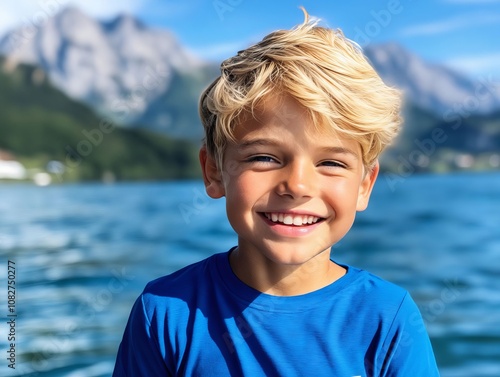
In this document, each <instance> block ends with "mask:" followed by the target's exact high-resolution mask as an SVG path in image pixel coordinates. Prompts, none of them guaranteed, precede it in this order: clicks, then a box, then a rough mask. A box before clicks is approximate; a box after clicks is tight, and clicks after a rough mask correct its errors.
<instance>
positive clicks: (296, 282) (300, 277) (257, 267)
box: [229, 248, 346, 296]
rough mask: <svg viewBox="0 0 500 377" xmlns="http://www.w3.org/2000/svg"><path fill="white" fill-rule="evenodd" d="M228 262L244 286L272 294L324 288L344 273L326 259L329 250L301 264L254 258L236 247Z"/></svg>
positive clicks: (296, 292) (285, 294)
mask: <svg viewBox="0 0 500 377" xmlns="http://www.w3.org/2000/svg"><path fill="white" fill-rule="evenodd" d="M229 262H230V265H231V268H232V270H233V272H234V274H235V275H236V276H237V277H238V278H239V279H240V280H241V281H242V282H243V283H245V284H247V285H248V286H250V287H252V288H254V289H256V290H258V291H260V292H262V293H266V294H269V295H273V296H297V295H302V294H306V293H310V292H314V291H316V290H318V289H321V288H324V287H326V286H328V285H330V284H332V283H333V282H335V281H336V280H338V279H340V278H341V277H342V276H344V275H345V273H346V270H345V268H343V267H341V266H339V265H337V264H335V263H334V262H332V261H331V260H330V253H329V250H326V251H324V252H323V253H321V254H319V255H317V256H316V257H315V258H313V259H311V260H309V261H308V262H307V263H305V264H302V265H278V264H276V263H273V262H272V261H270V260H266V259H263V258H255V257H252V255H248V254H247V253H245V252H241V251H240V249H239V248H236V249H234V250H233V251H232V252H231V255H230V258H229Z"/></svg>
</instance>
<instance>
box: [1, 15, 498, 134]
mask: <svg viewBox="0 0 500 377" xmlns="http://www.w3.org/2000/svg"><path fill="white" fill-rule="evenodd" d="M17 34H19V31H16V30H13V31H12V32H11V33H8V34H6V35H5V36H4V37H3V38H2V39H1V40H0V54H3V55H5V56H6V57H8V58H9V59H12V60H14V61H19V62H26V63H30V64H35V65H37V66H39V67H41V68H42V69H43V70H44V71H45V72H47V74H48V76H49V77H50V79H51V82H52V83H53V84H54V85H55V86H57V87H58V88H60V89H61V90H62V91H64V92H65V93H66V94H68V95H69V96H70V97H72V98H74V99H78V100H81V101H83V102H85V103H87V104H89V105H90V106H91V107H93V108H94V109H95V110H96V111H97V112H98V113H100V114H107V115H110V116H112V117H114V118H115V120H116V121H118V122H120V123H124V124H132V123H133V124H143V125H144V126H145V127H148V128H151V129H153V130H155V131H160V132H162V133H166V134H169V135H172V136H175V137H184V138H190V139H199V138H200V137H201V126H200V124H199V121H198V118H197V100H198V96H199V93H200V92H201V90H202V88H203V87H205V86H206V85H207V84H208V83H209V82H210V81H211V80H212V79H213V78H214V77H215V76H216V75H217V74H218V64H214V63H210V62H205V61H202V60H201V59H199V58H197V57H196V56H194V54H193V53H191V52H190V51H188V50H186V49H185V48H184V47H183V46H182V45H181V44H180V43H179V42H178V41H177V40H176V39H175V37H174V36H173V35H172V33H171V32H169V31H168V30H165V29H155V28H151V27H149V26H147V25H144V24H143V23H141V22H140V21H139V20H137V19H135V18H134V17H132V16H130V15H122V16H119V17H117V18H115V19H113V20H110V21H98V20H95V19H93V18H91V17H89V16H88V15H86V14H85V13H83V12H81V11H80V10H78V9H76V8H73V7H69V8H66V9H64V10H62V11H61V12H60V13H59V14H57V15H55V16H54V17H52V18H51V19H49V20H48V21H47V22H46V23H45V24H44V25H42V26H41V27H40V28H39V30H38V32H37V33H36V34H35V35H34V36H33V37H32V38H31V39H28V40H26V41H25V42H23V43H17V44H15V43H13V41H15V36H16V35H17ZM365 53H366V56H367V57H368V58H369V60H370V61H371V62H372V64H373V66H374V68H375V69H376V70H377V71H378V72H379V74H380V75H381V76H382V78H383V79H384V81H386V82H387V83H388V84H390V85H394V86H396V87H398V88H401V89H403V90H404V92H405V94H406V98H407V102H408V103H409V104H410V105H411V104H414V105H416V106H417V107H419V108H421V109H423V110H424V111H430V112H431V113H433V114H434V115H435V116H437V117H438V118H443V117H445V116H446V114H450V112H453V111H458V110H454V109H456V108H457V106H464V105H469V106H468V109H469V113H471V114H490V113H494V112H497V111H500V87H495V88H493V87H491V85H490V87H487V88H486V87H483V85H484V82H481V81H477V82H475V81H473V80H471V79H469V78H467V77H465V76H463V75H460V74H458V73H456V72H454V71H452V70H450V69H448V68H446V67H444V66H439V65H435V64H429V63H427V62H425V61H423V60H422V59H420V58H419V57H417V56H415V55H414V54H411V53H410V52H409V51H407V50H405V49H404V48H403V47H402V46H400V45H398V44H396V43H388V44H384V45H373V46H372V45H370V46H368V47H366V49H365ZM484 81H487V78H486V80H484ZM489 84H491V83H486V85H489ZM478 90H479V92H480V93H485V95H483V96H482V97H481V98H478V94H477V93H478Z"/></svg>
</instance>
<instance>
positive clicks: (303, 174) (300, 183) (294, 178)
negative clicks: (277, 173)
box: [277, 161, 316, 199]
mask: <svg viewBox="0 0 500 377" xmlns="http://www.w3.org/2000/svg"><path fill="white" fill-rule="evenodd" d="M315 175H316V174H315V166H314V165H313V164H312V163H310V162H309V163H308V162H307V161H295V162H293V163H290V164H289V165H288V168H287V169H283V176H282V178H281V181H280V183H279V185H278V187H277V192H278V194H279V195H282V196H290V197H292V198H295V199H296V198H300V197H307V196H313V195H314V194H315V185H316V177H315Z"/></svg>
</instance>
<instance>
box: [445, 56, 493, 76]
mask: <svg viewBox="0 0 500 377" xmlns="http://www.w3.org/2000/svg"><path fill="white" fill-rule="evenodd" d="M443 63H444V64H446V65H447V66H449V67H452V68H454V69H456V70H458V71H462V72H469V73H473V74H488V73H491V74H495V75H498V74H500V52H494V53H491V54H483V55H474V56H458V57H454V58H452V59H448V60H445V61H444V62H443Z"/></svg>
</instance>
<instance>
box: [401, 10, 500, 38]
mask: <svg viewBox="0 0 500 377" xmlns="http://www.w3.org/2000/svg"><path fill="white" fill-rule="evenodd" d="M496 22H500V14H495V13H493V14H492V13H475V14H472V15H461V16H458V17H455V18H449V19H447V20H440V21H435V22H428V23H425V24H418V25H413V26H408V27H406V28H404V29H403V30H402V31H401V32H400V35H402V36H405V37H414V36H425V35H435V34H442V33H447V32H450V31H454V30H458V29H463V28H466V27H469V26H478V25H485V24H491V23H496Z"/></svg>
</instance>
